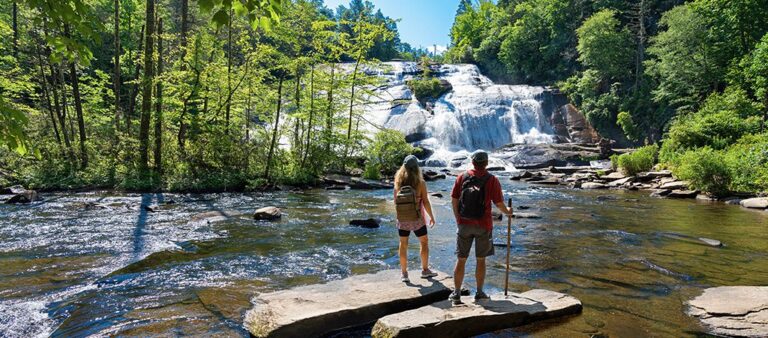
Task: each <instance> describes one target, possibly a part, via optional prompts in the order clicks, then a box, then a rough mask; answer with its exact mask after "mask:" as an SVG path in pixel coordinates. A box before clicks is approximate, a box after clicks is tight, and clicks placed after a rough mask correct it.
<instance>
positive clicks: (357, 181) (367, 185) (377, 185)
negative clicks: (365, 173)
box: [349, 177, 394, 190]
mask: <svg viewBox="0 0 768 338" xmlns="http://www.w3.org/2000/svg"><path fill="white" fill-rule="evenodd" d="M349 187H350V188H351V189H357V190H374V189H392V188H394V186H393V185H392V184H389V183H385V182H381V181H375V180H368V179H364V178H359V177H353V178H352V183H351V184H350V186H349Z"/></svg>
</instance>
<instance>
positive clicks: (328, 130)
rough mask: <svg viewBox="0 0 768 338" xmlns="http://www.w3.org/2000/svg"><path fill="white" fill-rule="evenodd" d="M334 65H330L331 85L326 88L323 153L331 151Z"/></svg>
mask: <svg viewBox="0 0 768 338" xmlns="http://www.w3.org/2000/svg"><path fill="white" fill-rule="evenodd" d="M335 71H336V65H335V64H333V63H332V64H331V85H330V88H328V110H327V111H326V113H325V153H326V154H328V153H330V151H331V138H332V137H333V80H334V75H335Z"/></svg>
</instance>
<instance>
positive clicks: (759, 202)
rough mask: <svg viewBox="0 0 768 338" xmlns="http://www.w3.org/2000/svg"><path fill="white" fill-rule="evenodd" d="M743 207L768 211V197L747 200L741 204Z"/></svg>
mask: <svg viewBox="0 0 768 338" xmlns="http://www.w3.org/2000/svg"><path fill="white" fill-rule="evenodd" d="M739 204H741V206H742V207H745V208H750V209H768V197H755V198H747V199H745V200H741V202H739Z"/></svg>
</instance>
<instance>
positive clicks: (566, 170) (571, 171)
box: [550, 166, 591, 175]
mask: <svg viewBox="0 0 768 338" xmlns="http://www.w3.org/2000/svg"><path fill="white" fill-rule="evenodd" d="M590 168H591V167H590V166H572V167H552V168H551V169H550V171H551V172H553V173H561V174H568V175H572V174H575V173H577V172H579V171H582V170H589V169H590Z"/></svg>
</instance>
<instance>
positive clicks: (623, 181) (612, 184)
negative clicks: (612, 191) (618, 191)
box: [603, 174, 635, 187]
mask: <svg viewBox="0 0 768 338" xmlns="http://www.w3.org/2000/svg"><path fill="white" fill-rule="evenodd" d="M611 175H613V174H611ZM608 176H610V175H608ZM603 177H604V178H605V177H607V176H603ZM634 180H635V178H634V177H632V176H629V177H624V178H620V179H617V180H615V181H611V182H608V186H609V187H620V186H622V185H625V184H628V183H632V182H634Z"/></svg>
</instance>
